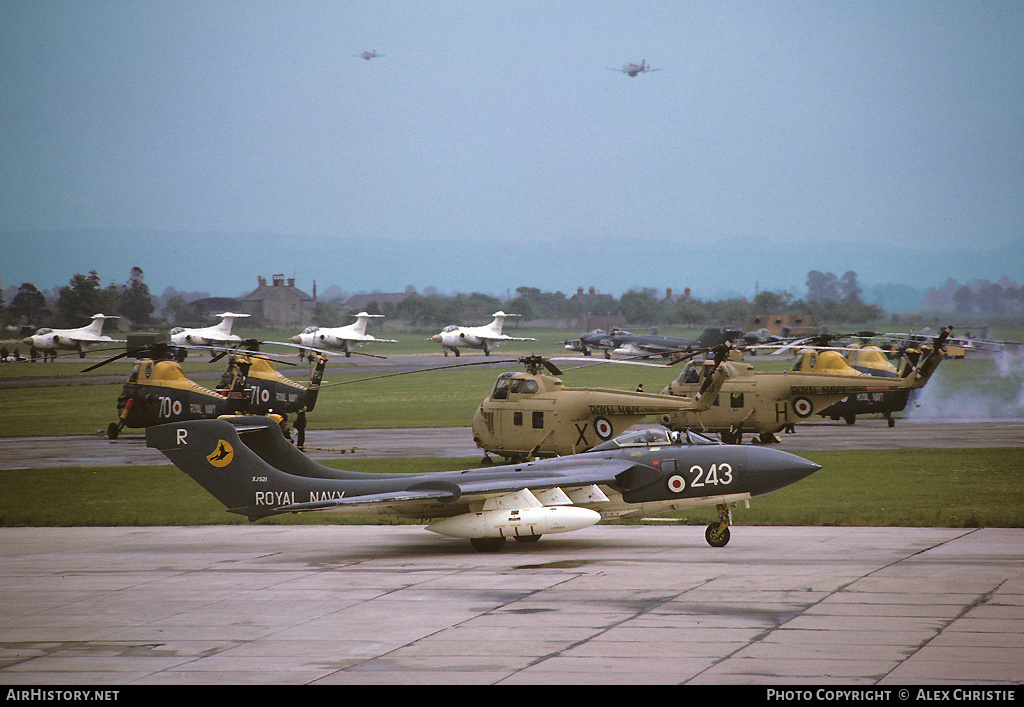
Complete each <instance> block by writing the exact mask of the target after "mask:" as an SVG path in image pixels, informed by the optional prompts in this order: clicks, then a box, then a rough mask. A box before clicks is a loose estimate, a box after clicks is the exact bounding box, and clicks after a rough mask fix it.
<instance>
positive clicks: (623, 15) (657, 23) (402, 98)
mask: <svg viewBox="0 0 1024 707" xmlns="http://www.w3.org/2000/svg"><path fill="white" fill-rule="evenodd" d="M1021 37H1024V4H1022V3H1020V2H1016V1H1013V2H999V1H998V0H996V1H990V0H986V2H975V1H970V2H967V1H964V2H945V1H938V0H929V1H927V2H913V1H906V2H896V3H894V2H872V1H867V2H857V3H849V2H826V1H821V2H801V1H799V0H790V1H786V2H781V1H779V2H771V1H762V2H743V1H735V2H700V1H694V2H676V1H674V0H673V1H671V2H668V1H666V2H643V1H637V2H557V1H554V2H550V1H549V2H532V1H528V0H522V1H517V2H489V1H487V0H476V1H472V2H461V1H458V0H452V1H449V2H434V1H431V0H422V1H416V2H414V1H412V0H406V1H402V2H382V1H380V0H375V1H373V2H338V1H328V2H301V1H299V2H288V3H282V2H271V1H266V2H261V1H260V0H250V1H248V2H223V1H217V0H207V1H204V2H187V1H184V0H179V1H174V0H172V1H171V2H151V1H148V0H129V1H124V2H122V1H118V0H103V1H102V2H80V1H78V0H75V1H68V2H64V1H59V0H49V1H43V2H35V1H30V0H3V1H2V2H0V187H2V188H0V282H2V284H3V286H5V287H8V286H10V285H17V284H20V283H21V282H23V281H30V282H34V283H35V284H37V285H38V286H39V287H42V288H49V287H53V286H55V285H63V284H66V283H67V281H68V280H69V279H70V278H71V276H72V275H73V274H75V273H77V272H87V271H89V270H97V271H98V272H99V273H100V275H101V277H102V278H103V279H104V281H117V282H124V281H125V280H127V278H128V272H129V270H130V268H131V267H132V266H133V265H138V266H139V267H141V268H142V269H143V270H144V272H145V273H146V282H147V283H148V284H149V285H150V288H151V289H152V290H154V291H155V292H157V293H159V292H161V291H162V290H163V289H164V288H165V287H167V286H174V287H177V288H178V289H186V290H188V289H192V290H203V291H209V292H211V293H212V294H214V295H237V294H240V293H243V292H247V291H249V290H251V289H253V288H254V287H255V286H256V277H257V276H258V275H262V276H265V277H269V276H270V275H272V274H274V273H283V274H285V275H286V276H288V277H294V278H296V284H297V285H299V286H300V287H301V288H303V289H306V290H307V291H309V290H310V289H311V285H312V281H313V280H316V282H317V283H318V288H319V289H320V290H321V291H323V290H324V289H326V288H327V287H329V286H331V285H337V286H338V287H340V288H341V289H342V290H343V291H345V292H350V293H351V292H358V291H373V290H382V291H401V290H403V289H405V287H406V286H407V285H412V286H414V287H416V288H418V289H420V290H422V289H423V288H426V287H435V288H437V289H438V290H440V291H442V292H455V291H463V292H470V291H480V292H488V293H491V294H498V295H503V294H505V293H506V292H509V291H511V292H513V293H514V290H515V288H516V287H518V286H521V285H527V286H532V287H540V288H541V289H544V290H547V291H555V290H561V291H563V292H567V293H572V292H575V290H576V288H577V287H578V286H584V287H590V286H595V287H597V289H598V290H600V291H602V292H608V293H612V294H615V295H620V294H621V293H622V292H624V291H626V290H627V289H629V288H632V287H654V288H659V289H661V288H666V287H672V288H674V289H676V290H677V291H678V290H681V289H682V288H684V287H691V288H693V290H694V291H695V292H697V293H698V294H699V295H704V296H707V297H711V296H714V295H715V293H716V292H722V291H735V292H738V293H740V294H742V295H744V296H752V295H753V293H754V289H755V287H757V288H759V289H761V290H764V289H771V290H778V289H787V290H791V291H792V290H802V289H803V288H804V282H805V280H806V274H807V272H808V271H809V270H812V269H813V270H821V271H823V272H835V273H836V274H837V275H842V273H843V272H845V271H847V270H854V271H856V272H857V273H858V276H859V280H860V282H861V284H862V285H867V286H870V285H872V284H881V283H890V282H893V283H902V284H907V285H911V286H914V287H929V286H941V285H942V284H944V283H945V282H946V280H947V279H948V278H953V279H956V280H958V281H959V282H962V283H964V282H967V281H970V280H972V279H975V278H983V279H990V280H993V281H995V280H998V279H999V278H1000V277H1003V276H1008V277H1011V278H1013V279H1015V280H1017V281H1018V282H1020V281H1021V280H1022V279H1024V208H1022V206H1021V205H1022V204H1024V42H1022V41H1021ZM363 50H377V51H378V52H380V53H382V54H384V56H382V57H380V58H377V59H374V60H371V61H364V60H362V59H359V58H357V57H356V56H353V55H355V54H358V53H359V52H361V51H363ZM641 59H646V60H647V61H648V62H649V63H650V64H652V65H654V66H656V67H661V69H662V70H661V71H658V72H655V73H649V74H646V75H641V76H638V77H635V78H630V77H627V76H625V75H623V74H621V73H618V72H614V71H609V70H608V69H609V68H610V67H619V66H622V65H623V64H625V63H626V62H631V61H636V62H639V61H640V60H641Z"/></svg>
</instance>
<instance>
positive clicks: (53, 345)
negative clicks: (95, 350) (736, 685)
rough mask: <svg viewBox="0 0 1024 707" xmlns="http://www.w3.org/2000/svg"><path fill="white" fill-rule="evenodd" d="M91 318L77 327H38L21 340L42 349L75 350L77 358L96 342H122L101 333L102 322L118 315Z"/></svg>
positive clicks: (96, 315)
mask: <svg viewBox="0 0 1024 707" xmlns="http://www.w3.org/2000/svg"><path fill="white" fill-rule="evenodd" d="M91 318H92V322H91V323H90V324H87V325H86V326H83V327H79V328H78V329H40V330H39V331H37V332H36V333H35V334H33V335H32V336H26V337H25V338H24V339H23V340H22V341H23V342H24V343H26V344H28V345H29V346H35V347H36V348H37V349H42V350H44V351H55V350H57V349H68V350H72V351H77V352H78V357H79V358H85V352H86V351H87V350H88V349H90V348H91V347H93V346H95V345H97V344H112V343H124V339H112V338H110V337H109V336H105V335H104V334H103V322H104V321H105V320H107V319H117V318H118V317H108V316H107V315H106V314H94V315H92V317H91Z"/></svg>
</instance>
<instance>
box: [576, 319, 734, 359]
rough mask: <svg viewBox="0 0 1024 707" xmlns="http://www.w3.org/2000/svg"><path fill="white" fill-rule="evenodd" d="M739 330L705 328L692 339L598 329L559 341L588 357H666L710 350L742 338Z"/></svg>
mask: <svg viewBox="0 0 1024 707" xmlns="http://www.w3.org/2000/svg"><path fill="white" fill-rule="evenodd" d="M742 338H743V331H742V330H740V329H734V328H732V327H708V328H707V329H705V330H704V331H703V333H701V335H700V336H698V337H697V338H696V339H685V338H680V337H676V336H656V335H654V334H633V333H631V332H628V331H626V330H625V329H619V328H618V327H615V328H614V329H612V330H611V331H610V332H609V333H607V334H606V333H605V332H604V331H602V330H601V329H594V330H593V331H591V332H588V333H586V334H582V335H580V338H579V339H576V340H574V341H566V342H563V343H564V344H565V348H567V349H569V350H570V351H582V352H583V355H584V356H589V355H590V354H591V352H592V351H594V350H595V349H597V350H603V351H604V357H605V358H611V354H613V353H616V354H620V355H624V356H662V357H664V358H668V357H670V356H671V355H672V354H677V353H690V352H693V351H697V350H701V349H712V348H714V347H716V346H721V345H722V344H724V343H726V342H727V341H732V340H733V339H742Z"/></svg>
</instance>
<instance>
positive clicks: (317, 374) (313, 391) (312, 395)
mask: <svg viewBox="0 0 1024 707" xmlns="http://www.w3.org/2000/svg"><path fill="white" fill-rule="evenodd" d="M326 366H327V356H325V355H324V354H322V353H318V354H317V360H316V367H315V368H314V369H313V373H312V374H311V375H310V376H309V388H308V389H307V390H306V412H313V408H314V407H316V399H317V396H318V395H319V394H320V383H321V382H322V381H323V379H324V368H325V367H326Z"/></svg>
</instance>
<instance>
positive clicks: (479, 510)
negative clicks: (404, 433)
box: [146, 417, 820, 551]
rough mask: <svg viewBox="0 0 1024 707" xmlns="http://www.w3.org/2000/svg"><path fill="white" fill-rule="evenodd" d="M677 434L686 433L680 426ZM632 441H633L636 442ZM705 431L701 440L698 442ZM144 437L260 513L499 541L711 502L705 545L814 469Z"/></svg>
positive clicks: (255, 435) (201, 436)
mask: <svg viewBox="0 0 1024 707" xmlns="http://www.w3.org/2000/svg"><path fill="white" fill-rule="evenodd" d="M678 439H681V440H685V441H689V442H692V441H693V438H691V437H689V436H682V435H680V436H679V437H678ZM634 441H635V440H634ZM708 441H709V440H705V442H708ZM146 444H147V446H149V447H152V448H154V449H158V450H159V451H161V452H162V453H163V454H164V455H165V456H167V458H168V459H170V460H171V461H172V462H173V463H174V464H175V465H176V466H177V467H178V468H179V469H181V470H182V471H184V472H185V473H186V474H188V475H189V476H191V477H192V478H193V479H195V480H196V481H197V482H198V483H199V484H200V485H202V486H203V488H205V489H206V490H207V491H209V492H210V493H211V494H212V495H213V496H215V497H216V498H217V499H218V500H219V501H220V502H221V503H223V504H224V506H225V507H226V508H227V510H228V511H230V512H232V513H238V514H240V515H243V516H246V517H247V518H249V520H252V521H254V520H259V519H260V518H265V517H268V516H273V515H278V514H282V513H298V512H302V511H336V512H350V513H351V512H355V513H366V512H368V511H369V512H375V513H384V514H389V515H394V516H398V517H405V518H418V519H427V518H431V519H442V520H437V521H435V522H433V523H431V524H430V525H428V526H427V530H430V531H433V532H435V533H439V534H441V535H447V536H452V537H458V538H468V539H469V540H470V541H471V542H472V544H473V547H475V548H476V549H478V550H484V551H494V550H498V549H499V548H500V547H501V546H502V545H503V544H504V543H505V539H506V538H509V537H513V538H516V539H517V540H519V541H520V542H532V541H535V540H537V539H539V538H540V536H541V535H543V534H546V533H565V532H569V531H572V530H579V529H582V528H585V527H588V526H590V525H593V524H594V523H596V522H598V521H599V520H601V518H618V517H623V516H630V515H637V514H643V515H650V514H651V513H664V512H666V511H669V510H677V509H683V508H695V507H700V506H715V507H716V508H717V509H718V514H719V518H720V520H719V521H718V522H715V523H711V524H710V525H709V526H708V528H707V531H706V533H705V538H706V539H707V541H708V543H709V544H711V545H712V546H715V547H721V546H723V545H725V544H726V543H727V542H728V541H729V523H730V520H731V519H730V514H731V512H730V510H729V508H730V506H733V505H735V504H737V503H739V502H740V501H747V500H748V499H750V498H751V497H753V496H761V495H763V494H767V493H770V492H772V491H775V490H777V489H781V488H783V487H785V486H788V485H790V484H792V483H795V482H797V481H799V480H800V479H803V478H804V477H806V476H808V475H810V474H812V473H814V472H815V471H817V470H818V469H819V468H820V467H819V466H818V465H817V464H815V463H813V462H810V461H807V460H806V459H802V458H800V457H798V456H795V455H793V454H789V453H788V452H782V451H780V450H776V449H771V448H767V447H750V446H747V447H737V446H729V445H720V444H714V443H710V444H706V443H702V444H692V443H690V444H672V443H670V440H669V439H668V438H667V436H665V437H664V438H659V439H657V440H655V441H653V442H651V443H650V446H634V445H633V444H630V443H624V444H623V445H622V446H621V447H620V446H619V445H608V447H607V448H603V449H601V450H600V451H591V452H587V453H584V454H576V455H572V456H567V457H557V458H554V459H544V460H541V461H535V462H528V463H524V464H513V465H508V466H496V467H486V468H479V469H467V470H464V471H449V472H434V473H408V474H393V473H392V474H386V473H385V474H374V473H361V472H353V471H341V470H337V469H332V468H330V467H326V466H323V465H321V464H318V463H316V462H314V461H312V460H311V459H309V458H308V457H307V456H306V455H304V454H303V453H302V452H301V451H299V450H297V449H296V448H295V447H294V446H292V445H291V444H289V443H288V441H287V440H286V439H285V438H284V436H283V435H282V433H281V429H280V426H279V425H278V424H277V423H276V422H275V421H273V420H271V419H270V418H267V417H233V418H222V419H217V420H192V421H182V422H176V423H171V424H165V425H158V426H155V427H150V428H148V429H147V430H146Z"/></svg>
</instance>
